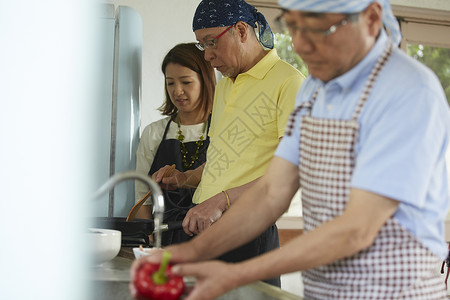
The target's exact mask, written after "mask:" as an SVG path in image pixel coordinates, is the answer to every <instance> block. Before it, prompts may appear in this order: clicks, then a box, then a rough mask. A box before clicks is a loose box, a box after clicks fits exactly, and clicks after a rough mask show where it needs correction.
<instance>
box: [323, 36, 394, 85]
mask: <svg viewBox="0 0 450 300" xmlns="http://www.w3.org/2000/svg"><path fill="white" fill-rule="evenodd" d="M386 42H387V34H386V32H385V31H384V30H381V32H380V35H379V37H378V39H377V41H376V42H375V44H374V46H373V47H372V49H370V51H369V53H368V54H367V55H366V56H365V57H364V58H363V59H362V60H361V61H360V62H359V63H358V64H357V65H356V66H354V67H353V68H352V69H351V70H350V71H348V72H346V73H344V74H342V75H341V76H339V77H337V78H335V79H333V80H330V81H329V82H327V83H326V84H324V83H323V82H322V81H320V80H318V79H316V80H317V81H318V83H319V84H321V85H322V86H325V87H326V86H332V85H338V86H339V87H340V88H341V89H342V90H348V89H351V87H352V86H353V84H354V83H355V82H357V81H359V80H361V78H366V76H365V75H369V74H370V72H371V70H372V68H373V66H374V65H375V64H376V62H377V60H378V58H379V57H380V55H381V54H382V53H383V50H384V47H385V44H386ZM366 73H367V74H366ZM362 75H363V76H362Z"/></svg>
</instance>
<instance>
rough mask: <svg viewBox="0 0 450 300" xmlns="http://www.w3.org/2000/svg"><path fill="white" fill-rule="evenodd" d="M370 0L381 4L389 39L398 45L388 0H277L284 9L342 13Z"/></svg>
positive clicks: (357, 9) (360, 8)
mask: <svg viewBox="0 0 450 300" xmlns="http://www.w3.org/2000/svg"><path fill="white" fill-rule="evenodd" d="M372 2H378V3H380V4H381V5H382V6H383V23H384V25H385V26H386V28H387V29H388V30H389V32H390V34H391V40H392V41H393V42H394V44H396V45H398V44H399V43H400V41H401V38H402V36H401V33H400V27H399V26H398V22H397V19H396V18H395V17H394V14H393V13H392V7H391V4H390V1H389V0H278V3H279V4H280V6H281V7H283V8H286V9H292V10H301V11H310V12H321V13H342V14H351V13H357V12H361V11H363V10H364V9H366V8H367V7H368V6H369V4H370V3H372Z"/></svg>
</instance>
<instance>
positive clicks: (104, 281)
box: [89, 256, 302, 300]
mask: <svg viewBox="0 0 450 300" xmlns="http://www.w3.org/2000/svg"><path fill="white" fill-rule="evenodd" d="M131 263H132V260H130V259H128V258H124V257H120V256H118V257H116V258H114V259H113V260H111V261H109V262H106V263H103V264H102V265H98V266H95V267H92V268H91V269H90V278H89V286H90V296H91V297H90V299H92V300H115V299H117V300H127V299H130V300H131V299H132V298H131V296H130V293H129V291H128V284H129V270H130V266H131ZM186 284H187V286H189V285H192V284H193V282H192V281H189V280H188V281H187V283H186ZM217 299H218V300H241V299H245V300H253V299H255V300H275V299H276V300H301V299H302V298H301V297H299V296H297V295H294V294H291V293H289V292H286V291H283V290H282V289H280V288H277V287H274V286H272V285H269V284H267V283H264V282H261V281H258V282H254V283H251V284H249V285H246V286H242V287H239V288H237V289H234V290H232V291H229V292H228V293H226V294H225V295H222V296H221V297H219V298H217Z"/></svg>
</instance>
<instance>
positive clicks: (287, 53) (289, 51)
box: [274, 32, 308, 77]
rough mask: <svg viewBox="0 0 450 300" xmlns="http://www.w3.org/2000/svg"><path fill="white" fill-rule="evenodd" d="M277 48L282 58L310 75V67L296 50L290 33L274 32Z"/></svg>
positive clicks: (304, 73) (306, 74)
mask: <svg viewBox="0 0 450 300" xmlns="http://www.w3.org/2000/svg"><path fill="white" fill-rule="evenodd" d="M274 38H275V48H276V49H277V53H278V55H279V56H280V58H281V59H282V60H284V61H286V62H288V63H289V64H291V65H292V66H294V68H296V69H297V70H299V71H300V72H301V73H302V74H303V75H305V77H306V76H308V68H307V67H306V64H305V63H304V62H303V60H302V59H301V58H300V56H298V54H297V53H296V52H295V51H294V48H293V46H292V38H291V36H290V35H289V34H284V33H278V32H277V33H274Z"/></svg>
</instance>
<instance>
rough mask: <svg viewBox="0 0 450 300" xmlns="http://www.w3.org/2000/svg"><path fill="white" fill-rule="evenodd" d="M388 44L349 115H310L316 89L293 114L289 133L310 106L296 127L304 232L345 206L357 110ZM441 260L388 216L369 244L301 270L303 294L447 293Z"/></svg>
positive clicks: (387, 296) (404, 295)
mask: <svg viewBox="0 0 450 300" xmlns="http://www.w3.org/2000/svg"><path fill="white" fill-rule="evenodd" d="M392 49H393V45H392V43H390V42H389V43H388V44H387V46H386V48H385V50H384V52H383V54H382V55H381V56H380V58H379V59H378V61H377V63H376V65H375V67H374V68H373V70H372V72H371V74H370V76H369V78H368V80H367V83H366V86H365V88H364V90H363V93H362V95H361V99H360V101H359V103H358V105H357V107H356V109H355V111H354V113H353V117H352V119H351V120H330V119H317V118H313V117H311V108H312V105H313V104H314V101H315V100H316V98H317V94H318V90H317V91H316V92H315V94H314V96H313V99H312V101H311V102H308V103H306V104H304V105H302V106H299V107H298V108H297V109H296V110H295V111H294V112H293V115H291V121H290V122H289V124H290V127H289V125H288V128H287V134H289V133H290V132H289V131H291V129H292V128H293V124H294V123H293V120H294V118H295V115H296V114H297V113H298V112H299V111H300V110H301V109H307V110H309V113H308V114H307V115H306V116H304V117H302V121H301V128H300V166H299V174H300V186H301V187H302V203H303V218H304V223H305V227H304V231H305V232H307V231H310V230H312V229H314V228H315V227H317V226H320V225H321V224H323V223H324V222H327V221H329V220H331V219H333V218H335V217H336V216H338V215H340V214H342V212H343V211H344V209H345V207H346V204H347V201H348V198H349V193H350V182H351V178H352V173H353V169H354V166H355V160H356V154H355V143H356V141H357V140H358V133H359V123H358V116H359V114H360V112H361V110H362V108H363V106H364V104H365V102H366V100H367V98H368V97H369V95H370V92H371V89H372V86H373V83H374V82H375V80H376V78H377V76H378V74H379V73H380V71H381V69H382V68H383V66H384V65H385V63H386V62H387V60H388V59H389V57H390V55H391V53H392ZM329 251H333V249H329ZM440 263H441V260H440V259H439V258H438V257H436V256H435V255H434V254H432V253H431V252H430V251H429V250H428V249H427V248H425V247H424V246H423V245H422V244H421V243H420V242H419V241H418V240H417V239H416V238H415V237H414V236H413V235H411V234H410V233H409V232H408V231H406V230H405V229H404V228H403V227H402V226H401V225H400V224H399V223H398V222H397V221H396V220H395V219H394V218H390V219H389V220H388V221H387V222H386V224H385V225H384V226H383V227H382V228H381V230H380V232H379V234H378V236H377V238H376V240H375V242H374V243H373V245H372V246H370V247H369V248H367V249H364V250H362V251H360V252H358V253H357V254H355V255H353V256H351V257H348V258H345V259H341V260H339V261H336V262H334V263H332V264H329V265H325V266H320V267H317V268H315V269H312V270H308V271H305V272H303V273H302V276H303V280H304V294H305V299H445V297H446V292H445V285H444V283H443V281H442V279H441V277H440V274H439V265H440ZM436 266H437V267H436Z"/></svg>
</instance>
